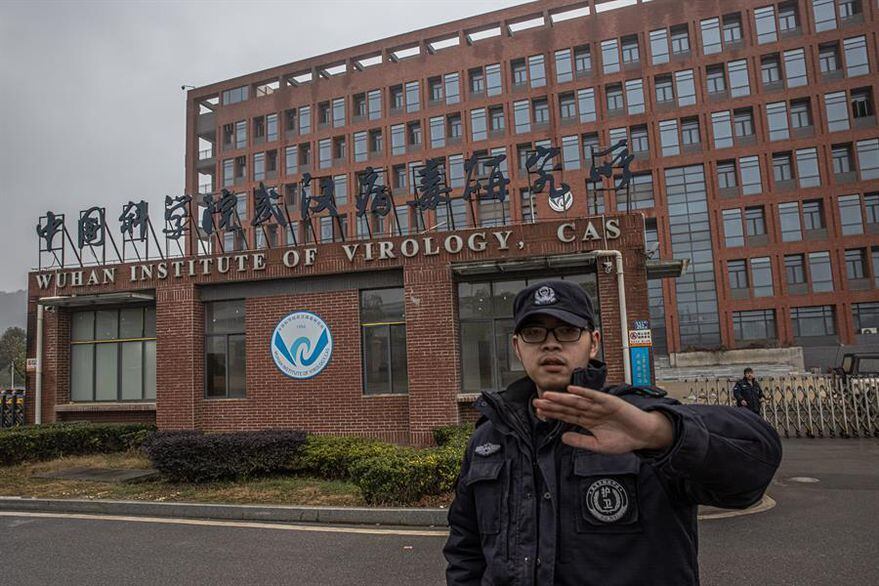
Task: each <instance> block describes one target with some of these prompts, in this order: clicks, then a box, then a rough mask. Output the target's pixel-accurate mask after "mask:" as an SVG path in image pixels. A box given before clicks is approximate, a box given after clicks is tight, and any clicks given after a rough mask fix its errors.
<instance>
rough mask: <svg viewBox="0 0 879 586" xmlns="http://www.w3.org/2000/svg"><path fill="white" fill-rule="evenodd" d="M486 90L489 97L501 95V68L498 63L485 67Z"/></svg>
mask: <svg viewBox="0 0 879 586" xmlns="http://www.w3.org/2000/svg"><path fill="white" fill-rule="evenodd" d="M485 90H486V93H487V94H488V95H489V96H499V95H500V94H501V90H502V86H501V66H500V64H498V63H495V64H493V65H486V66H485Z"/></svg>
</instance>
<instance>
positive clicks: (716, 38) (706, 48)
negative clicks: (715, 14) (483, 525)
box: [700, 18, 723, 55]
mask: <svg viewBox="0 0 879 586" xmlns="http://www.w3.org/2000/svg"><path fill="white" fill-rule="evenodd" d="M700 27H701V29H702V53H703V54H705V55H713V54H714V53H720V52H721V51H722V50H723V45H722V44H721V42H720V19H719V18H706V19H705V20H703V21H702V22H701V23H700Z"/></svg>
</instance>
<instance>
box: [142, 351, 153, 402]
mask: <svg viewBox="0 0 879 586" xmlns="http://www.w3.org/2000/svg"><path fill="white" fill-rule="evenodd" d="M143 398H144V399H151V400H153V401H155V400H156V341H155V340H152V341H149V342H144V343H143Z"/></svg>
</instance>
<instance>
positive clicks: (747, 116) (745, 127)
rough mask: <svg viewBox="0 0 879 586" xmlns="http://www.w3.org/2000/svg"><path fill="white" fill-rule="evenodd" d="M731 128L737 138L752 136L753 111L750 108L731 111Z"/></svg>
mask: <svg viewBox="0 0 879 586" xmlns="http://www.w3.org/2000/svg"><path fill="white" fill-rule="evenodd" d="M733 128H734V131H735V134H736V137H738V138H744V137H746V136H754V113H753V112H752V111H751V109H750V108H747V109H742V110H734V111H733Z"/></svg>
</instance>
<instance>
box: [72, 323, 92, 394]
mask: <svg viewBox="0 0 879 586" xmlns="http://www.w3.org/2000/svg"><path fill="white" fill-rule="evenodd" d="M85 313H91V312H85ZM94 362H95V346H94V344H75V345H73V346H72V347H71V349H70V399H71V400H72V401H91V400H93V396H92V394H93V392H94V388H95V384H94V383H95V381H94Z"/></svg>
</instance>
